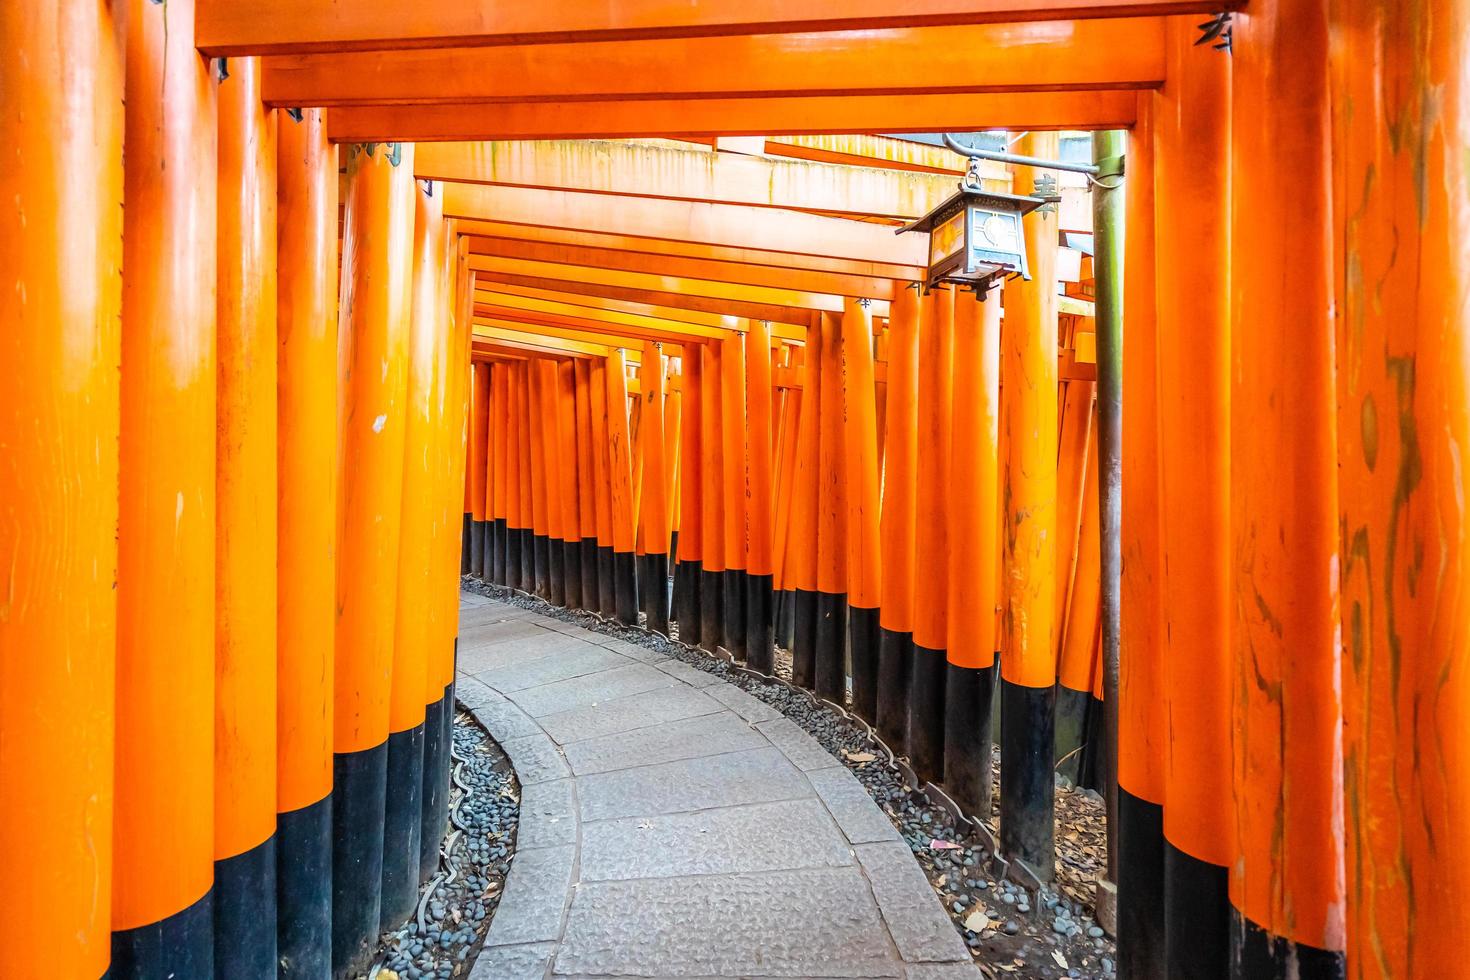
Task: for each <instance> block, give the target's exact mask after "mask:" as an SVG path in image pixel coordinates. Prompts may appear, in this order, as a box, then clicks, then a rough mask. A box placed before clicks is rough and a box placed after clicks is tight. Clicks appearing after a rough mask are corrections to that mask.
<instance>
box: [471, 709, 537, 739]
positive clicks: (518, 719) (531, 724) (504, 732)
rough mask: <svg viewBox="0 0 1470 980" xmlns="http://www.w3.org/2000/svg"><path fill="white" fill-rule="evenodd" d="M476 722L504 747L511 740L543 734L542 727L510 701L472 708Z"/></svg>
mask: <svg viewBox="0 0 1470 980" xmlns="http://www.w3.org/2000/svg"><path fill="white" fill-rule="evenodd" d="M470 711H471V713H472V714H473V715H474V716H475V720H476V721H478V722H479V723H480V724H482V725H484V726H485V730H486V731H488V732H489V733H490V735H491V736H492V737H493V738H494V739H495V741H497V742H499V743H501V744H502V745H504V744H505V742H506V741H507V740H509V739H514V738H523V737H525V736H527V735H539V734H541V733H542V732H541V726H540V725H538V724H536V722H535V720H533V719H532V718H531V716H530V715H528V714H526V713H525V712H524V711H522V710H521V709H520V708H517V707H516V706H515V705H513V704H511V703H510V702H509V701H492V702H490V703H488V704H482V705H480V706H478V707H475V708H471V709H470Z"/></svg>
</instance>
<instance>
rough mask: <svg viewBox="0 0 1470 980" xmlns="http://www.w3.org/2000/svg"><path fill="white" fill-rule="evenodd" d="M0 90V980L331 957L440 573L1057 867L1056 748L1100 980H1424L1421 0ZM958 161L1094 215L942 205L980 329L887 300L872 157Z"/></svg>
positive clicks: (1120, 11) (775, 14)
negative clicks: (829, 708) (687, 677)
mask: <svg viewBox="0 0 1470 980" xmlns="http://www.w3.org/2000/svg"><path fill="white" fill-rule="evenodd" d="M1201 25H1203V27H1204V30H1205V31H1207V32H1208V37H1207V38H1206V40H1207V41H1208V42H1209V43H1205V44H1199V43H1196V42H1198V41H1199V40H1201V39H1202V38H1204V37H1205V35H1203V34H1202V33H1201ZM0 39H3V44H0V145H3V146H4V148H5V149H4V154H3V157H4V164H3V166H0V270H3V283H0V369H3V371H4V374H5V383H4V384H0V882H3V884H4V886H5V887H4V888H3V889H0V923H3V924H4V925H5V927H6V933H7V936H8V937H10V940H11V941H8V942H7V943H6V944H5V946H4V948H3V951H0V974H3V975H5V976H7V977H9V976H16V977H19V976H45V977H62V978H78V980H81V978H89V980H90V978H97V977H102V976H110V977H111V978H113V980H134V978H148V980H152V978H162V977H179V978H200V977H205V978H207V977H214V976H217V977H221V978H225V977H232V978H233V977H245V978H264V977H277V976H278V977H281V978H314V980H323V978H327V977H331V976H346V975H351V974H352V972H353V971H354V970H356V969H358V968H359V967H361V966H362V965H363V964H364V963H365V962H366V958H367V957H368V956H369V954H370V953H371V947H372V945H373V943H374V942H375V941H376V938H377V935H378V933H379V930H380V926H388V925H389V924H391V923H393V922H395V921H398V920H401V919H403V918H404V917H405V916H406V915H407V914H408V913H409V911H411V909H412V906H413V903H414V902H415V900H416V895H417V892H418V888H419V885H420V882H421V878H422V877H423V876H425V875H426V874H427V872H428V870H429V869H430V867H431V864H432V861H433V859H434V856H435V854H436V853H437V847H438V840H439V839H440V837H441V836H442V835H443V831H444V829H445V825H446V820H447V812H446V801H447V799H448V792H449V790H448V766H449V744H450V728H449V725H450V721H451V718H452V715H453V712H454V704H455V701H454V687H453V682H454V670H455V650H456V632H457V614H456V609H457V592H458V587H459V585H460V575H461V574H462V573H463V574H467V575H470V576H473V577H478V578H481V579H484V580H486V581H489V582H493V583H498V584H501V585H505V586H509V587H512V588H515V589H519V590H523V591H525V592H530V593H534V594H536V595H539V596H542V597H544V598H545V599H547V600H549V601H550V602H552V603H556V604H560V605H564V606H567V607H569V608H581V609H587V610H592V611H595V612H597V613H599V614H600V615H603V616H605V617H609V618H615V619H617V620H619V621H621V622H623V623H627V624H635V625H636V624H639V623H641V624H643V625H644V626H646V628H648V629H650V630H654V631H658V632H661V633H665V634H670V633H673V632H674V631H675V630H677V636H678V638H679V640H680V641H681V642H683V643H686V644H692V645H697V646H700V647H704V648H706V649H708V650H709V651H711V652H712V653H715V652H718V653H720V654H721V655H725V656H729V657H731V658H733V659H734V660H736V661H737V662H741V663H744V664H747V665H748V666H749V667H751V668H753V669H755V670H759V671H764V672H770V671H772V670H773V669H774V665H775V663H776V660H777V658H778V657H780V658H782V659H783V660H784V658H785V657H787V656H788V655H789V656H790V659H791V670H792V680H793V682H794V683H795V684H798V685H801V686H803V687H806V688H808V689H810V690H811V691H812V692H814V693H815V694H816V695H817V696H818V697H820V698H823V699H826V700H828V701H832V702H834V703H838V704H841V703H844V702H845V701H846V700H847V699H849V698H850V710H851V711H852V712H853V713H855V714H856V715H858V716H859V717H861V718H863V719H864V720H866V721H867V722H869V723H870V724H871V725H873V726H874V727H875V729H876V730H877V732H878V733H879V735H880V736H881V737H882V738H883V739H884V740H885V741H886V742H887V743H888V744H889V745H890V746H891V747H892V748H893V749H894V751H895V752H896V753H897V754H899V755H902V756H904V757H906V758H907V759H908V760H909V763H910V764H911V766H912V769H913V772H914V775H915V776H916V778H917V779H919V780H921V781H925V782H929V783H931V784H933V785H934V786H935V787H936V788H937V789H938V790H940V791H942V792H943V793H945V794H947V795H948V796H949V797H951V798H952V799H953V800H954V801H955V802H956V803H957V804H958V805H959V806H960V807H961V808H963V809H964V810H966V811H967V812H972V813H988V812H989V806H990V801H991V797H992V795H993V794H998V796H999V805H1000V813H1001V818H1000V837H999V841H998V845H997V846H998V848H999V850H1000V852H1001V854H1002V855H1003V856H1004V857H1005V858H1006V859H1008V860H1010V861H1012V862H1013V863H1014V864H1015V865H1016V866H1017V867H1018V868H1021V869H1024V870H1025V871H1026V873H1028V874H1030V875H1032V876H1034V877H1035V878H1036V879H1038V880H1041V881H1045V880H1047V879H1048V878H1050V876H1051V874H1052V867H1053V862H1054V857H1053V814H1052V807H1053V775H1052V770H1053V766H1054V764H1055V763H1056V761H1057V756H1058V754H1059V748H1058V747H1059V745H1062V743H1064V742H1067V741H1068V740H1070V743H1069V744H1072V745H1075V744H1079V743H1081V742H1084V741H1085V742H1086V744H1087V745H1088V746H1089V748H1088V749H1086V750H1085V751H1084V753H1083V755H1082V767H1081V771H1080V772H1079V778H1082V779H1084V780H1090V781H1092V784H1093V785H1096V786H1097V787H1099V788H1100V789H1102V790H1104V791H1105V794H1106V795H1107V796H1108V797H1109V802H1110V807H1109V833H1110V842H1111V843H1112V845H1113V846H1112V849H1111V854H1110V869H1111V871H1110V874H1111V876H1110V879H1109V880H1107V881H1104V882H1101V883H1100V885H1099V887H1100V889H1101V897H1100V907H1102V908H1105V909H1110V910H1111V913H1110V914H1107V915H1106V916H1105V918H1106V920H1107V922H1108V924H1109V928H1110V929H1113V930H1115V931H1116V936H1117V941H1118V950H1119V958H1120V959H1119V964H1118V969H1119V974H1120V975H1121V976H1122V977H1125V978H1206V977H1220V978H1225V977H1230V978H1248V980H1256V978H1277V977H1281V978H1287V977H1314V978H1315V977H1346V976H1351V977H1355V978H1375V980H1376V978H1385V980H1386V978H1394V980H1400V978H1403V980H1408V978H1416V980H1417V978H1422V980H1430V978H1436V980H1437V978H1446V977H1457V976H1464V975H1466V973H1467V969H1466V967H1465V966H1464V952H1463V945H1464V941H1465V937H1466V936H1467V935H1470V901H1467V900H1466V897H1465V895H1464V894H1463V882H1464V880H1465V877H1466V875H1467V873H1470V833H1467V830H1470V737H1467V735H1470V515H1467V512H1466V507H1467V505H1466V498H1467V495H1466V486H1467V484H1466V481H1467V475H1466V466H1467V456H1470V237H1467V235H1466V230H1467V229H1470V0H1249V2H1248V3H1247V2H1244V0H1098V2H1083V0H908V2H904V3H894V2H884V0H846V2H843V3H832V2H830V0H694V2H689V3H683V4H669V3H663V2H657V0H620V2H617V3H591V2H582V0H564V2H560V3H511V2H508V0H462V2H452V0H337V2H330V3H329V2H325V0H115V2H113V0H47V2H40V0H12V2H7V3H4V4H0ZM983 131H1003V132H1005V133H1008V134H1009V135H1008V136H1006V138H1005V140H1004V143H1005V144H1006V145H1007V148H1008V149H1009V150H1010V151H1011V152H1013V153H1016V154H1021V155H1024V156H1030V157H1038V158H1043V159H1045V160H1053V161H1054V160H1058V159H1059V158H1061V157H1062V156H1063V153H1064V149H1066V150H1067V152H1068V153H1069V154H1070V149H1068V148H1070V147H1080V146H1082V145H1083V143H1084V141H1083V140H1082V137H1085V136H1086V134H1088V133H1091V134H1092V150H1091V151H1090V152H1091V154H1092V155H1091V156H1090V157H1089V159H1093V160H1095V161H1096V162H1097V164H1098V167H1099V171H1098V172H1097V173H1096V174H1095V175H1087V176H1081V175H1076V174H1070V175H1069V173H1061V174H1058V173H1056V172H1054V171H1052V170H1049V169H1045V168H1038V167H1034V166H1029V165H1024V164H1014V163H1012V164H1005V163H1000V162H991V163H985V164H979V165H977V170H976V173H977V174H978V176H979V178H980V179H981V181H982V182H983V184H984V186H985V187H986V188H987V189H990V190H996V191H1005V192H1008V193H1014V194H1036V195H1038V196H1043V197H1046V198H1047V203H1046V205H1045V206H1043V207H1041V208H1039V209H1038V210H1036V211H1034V212H1032V213H1030V214H1028V215H1027V216H1026V217H1025V218H1023V219H1022V221H1023V225H1024V236H1025V242H1026V247H1027V251H1028V253H1029V263H1030V269H1029V272H1030V277H1029V279H1022V278H1019V277H1014V278H1011V279H1010V280H1009V281H1007V282H1005V283H1004V285H1001V286H997V287H996V288H994V289H989V290H982V291H981V292H979V293H978V294H977V293H976V292H973V291H969V290H965V289H961V288H957V287H952V286H947V285H946V286H942V287H939V288H925V287H924V284H925V282H926V276H927V273H926V267H927V264H928V258H929V248H928V242H927V241H926V236H925V235H923V234H907V235H895V234H894V232H895V230H896V229H897V228H898V227H899V226H901V225H903V224H904V223H906V222H907V221H911V220H913V219H915V218H917V217H920V216H922V215H924V214H925V213H926V212H928V211H929V210H931V209H932V208H934V207H935V205H937V204H938V203H939V202H940V201H941V200H943V199H944V198H946V197H947V196H949V194H951V193H952V192H953V190H954V186H955V183H956V181H957V179H958V177H959V175H960V173H962V172H963V171H964V161H963V160H962V159H961V158H960V157H958V156H956V155H955V154H953V153H951V152H949V151H948V150H944V149H941V148H939V147H937V146H935V145H933V144H931V143H924V142H921V141H915V140H913V139H906V138H901V137H900V136H899V135H897V134H906V133H907V134H912V133H940V132H953V133H960V132H962V133H976V132H983ZM879 134H884V135H879ZM1069 134H1070V135H1069ZM339 222H340V223H339ZM996 743H998V745H999V750H1000V758H1001V768H1000V772H1001V782H1000V784H999V787H998V788H997V787H994V786H992V784H991V775H990V773H991V764H990V760H991V753H992V746H993V744H996ZM1062 747H1063V748H1065V746H1062ZM771 832H772V833H773V834H779V833H780V832H781V830H780V828H779V827H773V828H771ZM21 937H24V941H23V942H22V941H20V938H21Z"/></svg>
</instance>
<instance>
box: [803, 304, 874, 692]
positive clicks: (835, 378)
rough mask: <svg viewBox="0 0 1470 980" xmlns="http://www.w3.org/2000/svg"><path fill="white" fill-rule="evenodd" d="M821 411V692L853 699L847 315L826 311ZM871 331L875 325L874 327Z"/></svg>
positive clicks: (818, 632) (818, 631)
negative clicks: (844, 326) (849, 651)
mask: <svg viewBox="0 0 1470 980" xmlns="http://www.w3.org/2000/svg"><path fill="white" fill-rule="evenodd" d="M819 329H820V330H821V334H822V355H821V372H820V374H819V375H818V378H819V384H820V386H821V391H822V397H821V416H820V424H819V426H818V441H817V467H818V469H817V479H818V490H817V499H816V506H817V522H816V523H817V622H816V635H817V682H816V688H815V690H816V694H817V697H819V698H825V699H826V700H828V701H831V702H832V703H833V704H837V705H841V704H844V703H846V701H847V665H846V659H847V658H846V656H845V653H846V648H847V588H848V563H847V536H848V528H847V516H848V515H847V494H848V484H847V460H846V456H847V453H846V445H845V438H844V433H843V424H842V416H843V408H844V405H843V391H842V381H843V377H842V356H843V351H842V320H841V318H840V317H839V316H837V315H836V314H834V313H823V314H821V326H820V328H819ZM870 332H871V331H870Z"/></svg>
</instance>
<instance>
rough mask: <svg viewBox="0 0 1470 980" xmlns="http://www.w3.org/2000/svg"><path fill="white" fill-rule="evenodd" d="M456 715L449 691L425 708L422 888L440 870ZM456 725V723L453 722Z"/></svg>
mask: <svg viewBox="0 0 1470 980" xmlns="http://www.w3.org/2000/svg"><path fill="white" fill-rule="evenodd" d="M453 712H454V701H453V696H452V695H451V694H450V692H449V688H447V687H446V688H445V689H444V696H443V697H442V698H440V699H439V700H438V701H431V702H429V703H428V704H427V705H425V706H424V782H423V788H422V789H420V790H419V884H423V883H424V882H426V881H428V880H429V879H430V878H432V877H434V872H435V871H437V870H438V869H439V841H440V839H441V838H442V837H443V836H444V825H445V824H446V823H447V822H448V820H449V780H448V778H447V777H448V774H449V741H448V740H447V739H446V738H445V737H444V736H445V725H444V721H445V718H444V716H445V714H450V715H452V714H453ZM450 723H451V724H453V720H452V719H451V720H450Z"/></svg>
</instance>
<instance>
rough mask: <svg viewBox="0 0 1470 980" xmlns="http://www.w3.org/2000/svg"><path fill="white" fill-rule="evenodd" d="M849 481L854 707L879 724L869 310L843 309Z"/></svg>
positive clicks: (878, 567) (854, 304)
mask: <svg viewBox="0 0 1470 980" xmlns="http://www.w3.org/2000/svg"><path fill="white" fill-rule="evenodd" d="M839 359H840V362H841V366H842V418H843V463H844V466H843V471H844V472H843V479H844V481H845V482H846V485H847V494H846V496H847V603H848V650H849V659H850V660H851V664H852V706H853V710H854V711H856V712H857V714H858V715H859V717H861V718H863V719H864V720H865V721H868V722H874V721H877V719H878V645H879V639H878V607H879V605H880V604H881V602H882V597H883V592H882V578H883V576H882V562H881V558H880V552H879V535H878V501H879V489H878V486H879V483H880V481H881V479H882V477H881V473H880V467H881V463H880V461H879V458H878V404H877V391H876V385H875V383H874V381H873V373H874V372H873V318H872V315H871V314H869V312H868V307H867V304H866V303H864V302H862V301H860V300H856V299H852V298H848V299H846V300H844V301H843V308H842V345H841V350H840V352H839Z"/></svg>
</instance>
